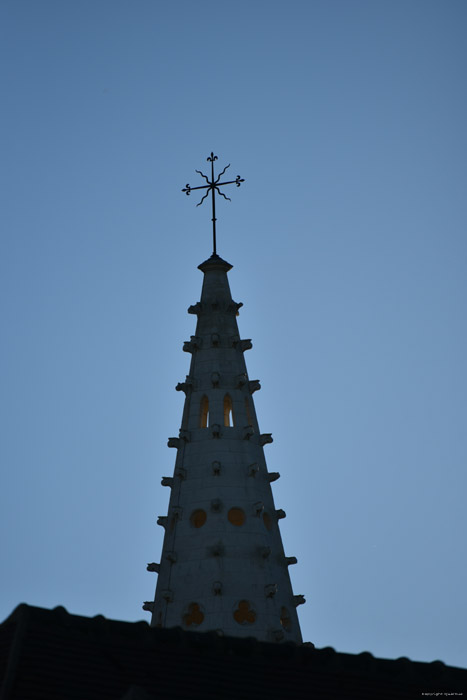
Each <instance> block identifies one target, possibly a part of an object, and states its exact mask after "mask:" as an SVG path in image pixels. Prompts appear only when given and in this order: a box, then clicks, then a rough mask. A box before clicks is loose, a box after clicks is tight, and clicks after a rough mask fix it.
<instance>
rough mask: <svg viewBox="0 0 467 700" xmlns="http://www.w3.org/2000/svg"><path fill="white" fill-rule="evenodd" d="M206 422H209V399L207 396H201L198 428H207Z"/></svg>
mask: <svg viewBox="0 0 467 700" xmlns="http://www.w3.org/2000/svg"><path fill="white" fill-rule="evenodd" d="M208 422H209V399H208V397H207V396H203V398H202V399H201V411H200V420H199V427H200V428H207V427H208Z"/></svg>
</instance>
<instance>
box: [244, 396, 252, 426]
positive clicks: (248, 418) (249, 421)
mask: <svg viewBox="0 0 467 700" xmlns="http://www.w3.org/2000/svg"><path fill="white" fill-rule="evenodd" d="M245 412H246V420H247V425H253V419H252V417H251V411H250V402H249V401H248V396H245Z"/></svg>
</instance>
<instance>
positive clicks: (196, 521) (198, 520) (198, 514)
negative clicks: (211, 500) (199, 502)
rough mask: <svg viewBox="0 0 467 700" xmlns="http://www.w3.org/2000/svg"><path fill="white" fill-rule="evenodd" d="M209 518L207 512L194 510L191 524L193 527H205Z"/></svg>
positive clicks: (199, 509)
mask: <svg viewBox="0 0 467 700" xmlns="http://www.w3.org/2000/svg"><path fill="white" fill-rule="evenodd" d="M207 517H208V516H207V515H206V511H204V510H202V509H201V508H198V509H197V510H194V511H193V513H192V514H191V516H190V523H191V524H192V525H193V527H203V525H204V523H205V522H206V519H207Z"/></svg>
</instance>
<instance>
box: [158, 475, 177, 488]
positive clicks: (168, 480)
mask: <svg viewBox="0 0 467 700" xmlns="http://www.w3.org/2000/svg"><path fill="white" fill-rule="evenodd" d="M173 483H174V480H173V477H172V476H163V477H162V479H161V486H170V488H172V486H173Z"/></svg>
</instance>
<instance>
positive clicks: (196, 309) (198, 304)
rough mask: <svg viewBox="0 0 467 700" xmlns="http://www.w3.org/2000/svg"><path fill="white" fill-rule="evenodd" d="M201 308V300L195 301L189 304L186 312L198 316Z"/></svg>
mask: <svg viewBox="0 0 467 700" xmlns="http://www.w3.org/2000/svg"><path fill="white" fill-rule="evenodd" d="M202 310H203V307H202V304H201V302H199V301H197V302H196V304H192V305H191V306H189V307H188V313H189V314H196V316H198V315H199V314H200V313H201V311H202Z"/></svg>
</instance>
